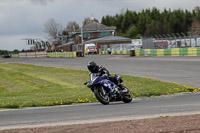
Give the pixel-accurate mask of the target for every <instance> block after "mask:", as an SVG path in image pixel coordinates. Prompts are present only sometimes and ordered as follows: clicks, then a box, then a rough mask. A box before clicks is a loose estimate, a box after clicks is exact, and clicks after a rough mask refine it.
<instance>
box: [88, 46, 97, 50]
mask: <svg viewBox="0 0 200 133" xmlns="http://www.w3.org/2000/svg"><path fill="white" fill-rule="evenodd" d="M88 49H96V47H95V46H89V47H88Z"/></svg>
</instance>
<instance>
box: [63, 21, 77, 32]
mask: <svg viewBox="0 0 200 133" xmlns="http://www.w3.org/2000/svg"><path fill="white" fill-rule="evenodd" d="M78 29H79V25H78V24H77V23H76V21H71V22H69V23H68V24H67V27H66V29H65V30H66V32H67V34H69V32H74V31H76V30H78Z"/></svg>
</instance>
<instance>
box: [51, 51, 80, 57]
mask: <svg viewBox="0 0 200 133" xmlns="http://www.w3.org/2000/svg"><path fill="white" fill-rule="evenodd" d="M47 57H50V58H75V57H76V52H53V53H47Z"/></svg>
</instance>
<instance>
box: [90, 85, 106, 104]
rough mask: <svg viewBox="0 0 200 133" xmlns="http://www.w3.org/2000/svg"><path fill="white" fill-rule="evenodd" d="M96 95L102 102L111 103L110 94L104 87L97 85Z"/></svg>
mask: <svg viewBox="0 0 200 133" xmlns="http://www.w3.org/2000/svg"><path fill="white" fill-rule="evenodd" d="M94 95H95V96H96V98H97V100H98V101H99V102H100V103H102V104H104V105H108V104H109V103H110V98H109V95H108V94H107V93H106V92H105V90H104V89H103V87H97V88H96V89H95V90H94Z"/></svg>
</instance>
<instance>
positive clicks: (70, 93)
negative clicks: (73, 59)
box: [0, 63, 198, 108]
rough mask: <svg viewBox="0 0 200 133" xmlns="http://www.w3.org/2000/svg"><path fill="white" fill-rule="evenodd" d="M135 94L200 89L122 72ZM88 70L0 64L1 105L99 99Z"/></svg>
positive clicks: (158, 93) (93, 100)
mask: <svg viewBox="0 0 200 133" xmlns="http://www.w3.org/2000/svg"><path fill="white" fill-rule="evenodd" d="M122 76H123V80H124V84H125V86H127V87H128V88H129V89H130V91H131V93H132V94H133V96H134V97H142V96H148V97H149V96H159V95H169V94H174V93H179V92H197V91H198V89H196V88H192V87H188V86H185V85H180V84H176V83H169V82H162V81H158V80H155V79H151V78H140V77H132V76H126V75H122ZM87 80H89V77H88V72H87V71H81V70H72V69H64V68H54V67H41V66H34V65H25V64H4V63H2V64H0V108H22V107H35V106H54V105H67V104H73V103H91V102H97V100H96V98H95V96H94V95H93V93H92V92H91V91H90V89H89V88H87V87H86V86H84V85H83V82H84V81H87Z"/></svg>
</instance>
